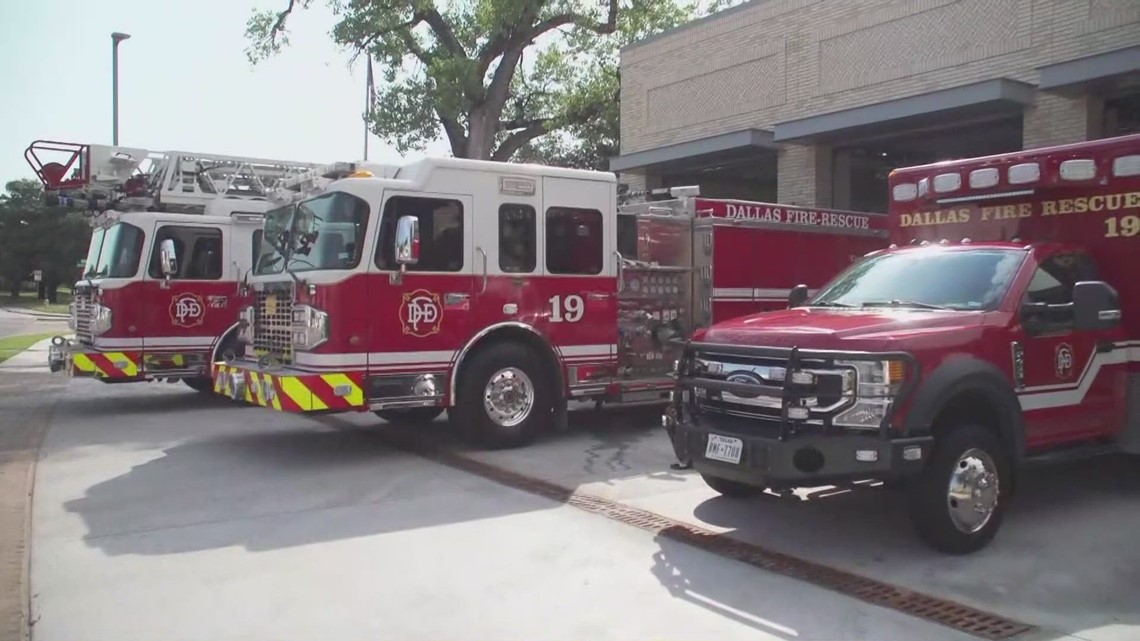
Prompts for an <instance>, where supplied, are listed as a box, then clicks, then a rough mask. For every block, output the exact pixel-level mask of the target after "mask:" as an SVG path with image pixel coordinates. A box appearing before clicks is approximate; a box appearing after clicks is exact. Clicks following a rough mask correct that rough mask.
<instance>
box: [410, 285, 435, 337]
mask: <svg viewBox="0 0 1140 641" xmlns="http://www.w3.org/2000/svg"><path fill="white" fill-rule="evenodd" d="M442 320H443V307H441V306H440V304H439V294H433V293H432V292H429V291H427V290H424V289H417V290H415V291H414V292H409V293H407V294H404V301H403V303H401V304H400V322H402V323H403V325H404V333H405V334H410V335H412V336H416V337H418V338H423V337H425V336H431V335H432V334H438V333H439V325H440V322H441V321H442Z"/></svg>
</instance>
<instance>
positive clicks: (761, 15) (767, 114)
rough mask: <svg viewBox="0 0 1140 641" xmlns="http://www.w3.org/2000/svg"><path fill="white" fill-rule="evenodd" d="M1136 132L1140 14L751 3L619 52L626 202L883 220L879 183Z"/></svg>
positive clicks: (837, 1) (956, 1) (910, 0)
mask: <svg viewBox="0 0 1140 641" xmlns="http://www.w3.org/2000/svg"><path fill="white" fill-rule="evenodd" d="M1134 132H1140V0H905V1H903V0H751V1H750V2H746V3H744V4H741V5H738V6H736V7H733V8H731V9H728V10H725V11H721V12H719V13H716V14H713V15H710V16H707V17H705V18H703V19H700V20H697V21H695V22H692V23H689V24H686V25H683V26H681V27H678V28H676V29H673V30H671V31H667V32H665V33H662V34H659V35H656V36H653V37H650V38H647V39H645V40H642V41H640V42H637V43H634V44H632V45H630V46H628V47H626V48H624V49H623V50H622V52H621V155H619V156H617V157H615V158H612V159H611V160H610V169H612V170H614V171H616V172H618V174H619V176H620V181H621V183H622V184H623V185H625V186H627V187H628V188H629V189H630V190H640V189H646V188H657V187H673V186H678V185H694V184H695V185H700V187H701V193H702V195H706V196H710V197H722V198H743V199H750V200H763V201H768V202H772V201H778V202H781V203H787V204H796V205H800V206H811V205H814V206H819V207H834V208H839V209H851V210H859V211H885V210H886V204H887V174H888V172H889V171H890V170H891V169H893V168H895V167H901V166H907V165H915V164H923V163H927V162H935V161H938V160H948V159H953V158H963V157H973V156H981V155H987V154H995V153H1002V152H1008V151H1017V150H1019V149H1027V148H1032V147H1040V146H1046V145H1053V144H1062V143H1066V142H1076V141H1081V140H1089V139H1095V138H1102V137H1108V136H1115V135H1122V134H1126V133H1134Z"/></svg>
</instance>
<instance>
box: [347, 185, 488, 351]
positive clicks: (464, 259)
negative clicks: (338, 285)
mask: <svg viewBox="0 0 1140 641" xmlns="http://www.w3.org/2000/svg"><path fill="white" fill-rule="evenodd" d="M403 216H412V217H414V218H416V219H417V220H418V221H419V234H420V244H419V260H418V262H417V263H416V264H415V265H408V266H407V269H406V271H405V272H404V273H403V274H402V275H400V274H398V272H399V265H398V264H397V263H396V260H395V251H394V244H395V240H396V227H397V224H398V222H399V219H400V218H401V217H403ZM473 219H474V202H473V199H472V198H471V196H469V195H460V194H443V193H440V194H425V193H423V192H416V193H414V194H412V193H406V194H405V193H400V192H390V193H388V194H386V197H385V200H384V206H383V208H382V209H381V218H380V233H379V234H378V240H377V245H376V253H375V256H374V258H373V260H374V266H375V267H376V269H377V270H378V272H379V273H378V274H377V275H376V276H374V277H372V278H370V279H369V286H368V297H367V300H364V301H352V302H351V304H350V305H351V307H352V308H353V309H356V310H358V313H360V314H363V315H364V317H365V318H366V320H367V324H368V327H369V330H368V331H369V335H370V338H369V343H370V347H369V349H368V355H367V359H368V367H369V369H371V370H377V369H379V370H381V371H382V370H384V369H385V368H387V369H391V368H403V369H417V368H418V369H424V370H425V371H433V372H446V370H447V368H448V365H449V363H450V362H451V360H452V359H453V358H454V356H455V353H456V352H457V351H458V350H459V348H460V347H462V345H463V344H464V342H465V340H466V338H467V337H468V336H469V335H470V334H471V332H472V325H473V321H472V318H473V311H472V310H473V305H472V300H471V298H472V294H473V291H474V286H475V283H476V280H477V279H476V274H481V273H482V268H483V257H482V256H481V255H480V256H476V255H475V252H474V245H473V224H472V222H473ZM393 279H395V281H396V282H393Z"/></svg>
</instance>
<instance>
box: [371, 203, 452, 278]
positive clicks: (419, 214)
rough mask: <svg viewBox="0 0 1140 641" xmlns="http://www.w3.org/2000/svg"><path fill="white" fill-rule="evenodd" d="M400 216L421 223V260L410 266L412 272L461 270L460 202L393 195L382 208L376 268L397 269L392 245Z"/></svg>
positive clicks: (409, 269)
mask: <svg viewBox="0 0 1140 641" xmlns="http://www.w3.org/2000/svg"><path fill="white" fill-rule="evenodd" d="M401 216H415V217H416V218H418V219H419V221H420V260H419V262H418V263H416V264H415V265H409V266H408V271H412V272H457V271H459V270H461V269H463V253H464V252H463V203H460V202H459V201H458V200H452V199H444V198H419V197H412V196H393V197H392V198H389V199H388V202H387V203H386V204H385V205H384V216H383V218H381V220H380V245H379V246H378V247H377V248H376V266H377V267H379V268H380V269H386V270H395V269H397V267H398V266H397V265H396V258H395V256H393V247H392V243H394V242H395V238H396V223H397V221H399V220H400V217H401Z"/></svg>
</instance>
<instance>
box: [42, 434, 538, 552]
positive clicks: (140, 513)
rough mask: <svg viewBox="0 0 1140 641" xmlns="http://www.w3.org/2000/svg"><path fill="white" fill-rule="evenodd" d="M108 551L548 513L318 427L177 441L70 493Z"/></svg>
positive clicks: (274, 543) (286, 540) (72, 506)
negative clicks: (82, 492)
mask: <svg viewBox="0 0 1140 641" xmlns="http://www.w3.org/2000/svg"><path fill="white" fill-rule="evenodd" d="M64 507H65V508H66V510H67V511H69V512H72V513H75V514H78V515H79V516H80V517H81V518H82V519H83V520H84V522H85V524H86V526H87V530H88V532H87V535H86V536H85V537H84V540H85V541H86V543H87V544H88V545H90V546H92V547H95V548H98V549H100V550H103V551H104V552H106V553H107V554H110V555H120V554H147V555H150V554H177V553H181V552H192V551H197V550H207V549H216V548H222V547H228V546H241V547H244V548H246V549H249V550H253V551H261V550H272V549H279V548H285V547H291V546H298V545H305V544H309V543H316V542H324V541H334V540H341V539H348V538H353V537H359V536H367V535H374V534H382V533H385V532H394V531H402V530H410V529H416V528H423V527H432V526H437V525H444V524H448V523H456V522H462V521H469V520H475V519H484V518H492V517H495V516H502V515H505V514H513V513H519V512H526V511H531V510H539V509H548V508H550V507H553V504H551V503H550V502H548V501H544V500H541V499H538V498H536V497H530V496H527V495H525V494H522V493H504V492H503V490H502V488H500V487H498V486H496V485H493V484H491V483H489V482H487V481H484V480H482V479H478V478H475V477H471V476H468V475H463V474H460V473H458V472H455V471H452V470H448V469H447V468H443V467H440V466H437V465H434V464H430V463H427V462H425V461H423V460H422V459H417V458H415V457H410V456H408V455H407V454H405V453H402V452H397V451H393V450H391V449H389V448H387V447H386V446H385V445H384V444H383V443H382V442H381V440H380V439H378V438H377V435H376V434H375V433H371V432H369V431H367V430H322V429H320V428H319V427H315V426H306V428H305V429H299V430H291V431H282V430H274V431H266V432H261V433H253V434H241V435H235V436H224V437H212V438H209V439H203V440H197V441H192V442H189V443H185V444H181V445H176V446H174V447H171V448H169V449H166V450H164V451H163V452H162V455H161V456H159V457H158V458H155V459H153V460H151V461H148V462H146V463H143V464H141V465H137V466H135V467H134V468H132V469H131V471H130V472H128V473H127V474H124V475H121V476H118V477H115V478H113V479H110V480H108V481H105V482H103V483H99V484H97V485H94V486H92V487H90V488H89V489H88V491H87V492H86V494H85V496H83V497H82V498H80V499H76V500H72V501H68V502H67V503H66V504H65V505H64Z"/></svg>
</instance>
